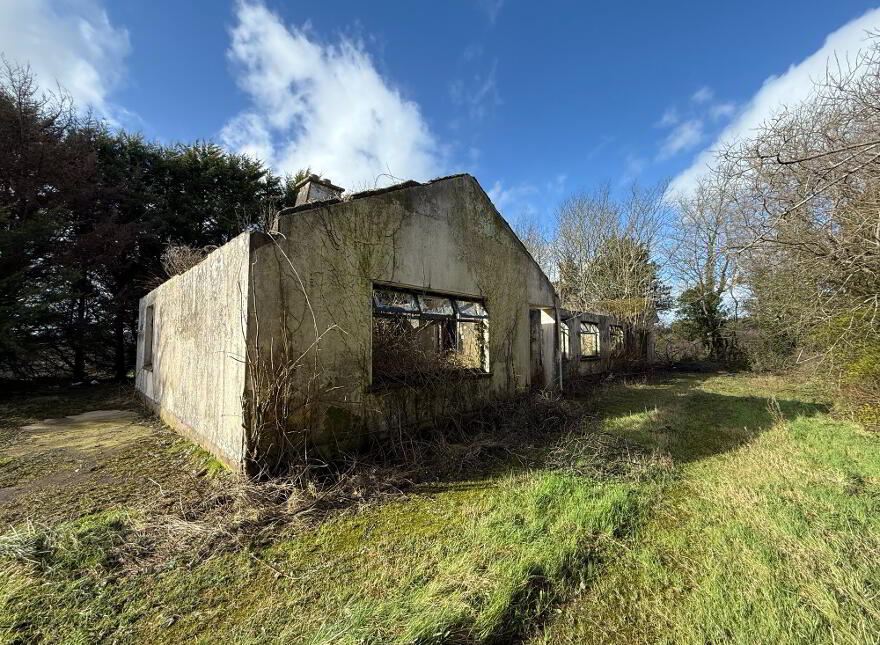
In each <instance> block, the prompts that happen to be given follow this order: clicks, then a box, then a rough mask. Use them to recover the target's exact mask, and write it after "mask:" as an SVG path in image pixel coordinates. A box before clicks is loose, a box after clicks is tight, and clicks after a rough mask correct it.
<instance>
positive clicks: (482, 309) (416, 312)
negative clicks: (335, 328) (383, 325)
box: [371, 283, 492, 387]
mask: <svg viewBox="0 0 880 645" xmlns="http://www.w3.org/2000/svg"><path fill="white" fill-rule="evenodd" d="M383 291H384V292H392V293H397V294H401V295H404V296H409V298H408V301H409V302H410V303H414V305H415V306H414V307H402V306H396V305H390V304H387V303H386V302H383V299H381V298H379V297H378V295H377V292H383ZM428 298H432V299H439V300H445V301H447V302H448V303H449V304H450V305H451V312H448V313H443V312H442V311H441V312H438V311H437V308H436V307H434V308H430V309H428V308H427V307H426V300H427V299H428ZM371 300H372V305H373V308H372V317H373V318H375V317H380V318H390V319H395V318H396V319H412V320H424V321H431V322H437V321H446V325H445V330H444V333H443V341H442V345H443V349H442V351H451V352H456V353H461V352H462V351H463V347H462V333H461V324H462V323H464V324H471V323H481V324H482V325H483V327H482V336H483V340H482V348H481V350H480V353H481V356H480V363H481V365H480V367H469V368H460V369H454V370H451V371H452V372H455V373H459V374H466V375H467V374H470V375H474V376H486V375H490V374H491V373H492V372H491V369H490V364H489V347H488V345H489V339H488V335H489V312H488V311H487V310H486V305H485V301H483V300H482V299H480V298H474V297H460V296H455V295H451V294H445V293H438V292H435V291H422V290H416V289H406V288H400V287H394V286H390V285H385V284H378V283H377V284H374V285H373V289H372V296H371ZM447 311H448V310H447ZM371 364H372V361H371ZM371 372H372V369H371ZM413 375H414V376H418V372H415V371H414V372H413ZM371 380H372V386H373V387H376V386H386V385H389V384H393V383H394V382H395V381H398V380H400V379H393V378H390V377H385V378H381V377H380V378H377V375H376V374H375V373H373V374H371ZM403 380H405V379H403Z"/></svg>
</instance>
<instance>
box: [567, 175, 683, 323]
mask: <svg viewBox="0 0 880 645" xmlns="http://www.w3.org/2000/svg"><path fill="white" fill-rule="evenodd" d="M665 190H666V185H665V184H658V185H656V186H653V187H649V188H643V187H640V186H638V185H637V184H633V185H632V186H630V187H629V190H628V192H627V195H626V197H625V198H624V199H622V200H618V199H615V198H614V196H613V195H612V192H611V188H610V186H608V185H605V186H601V187H599V188H598V189H596V190H594V191H593V192H590V193H586V192H585V193H579V194H575V195H572V196H571V197H569V198H567V199H566V200H565V201H563V202H562V204H560V206H559V208H558V209H557V211H556V235H555V238H554V243H553V251H554V259H555V262H556V266H557V270H558V285H559V291H560V296H561V298H562V300H563V302H564V304H565V305H566V306H567V307H569V308H571V309H575V310H581V311H585V310H592V311H599V312H604V313H609V314H613V315H615V316H617V317H619V318H621V319H623V320H626V321H627V322H630V323H632V324H636V325H644V324H648V323H650V322H651V321H653V320H654V318H655V317H656V313H657V311H658V309H662V308H663V307H664V306H665V305H664V302H663V301H664V297H663V295H664V294H663V288H662V285H661V283H660V277H659V273H660V264H659V262H658V261H657V258H656V257H655V251H656V247H657V244H658V240H659V236H660V234H661V232H662V230H663V228H664V226H665V223H666V218H667V213H668V205H667V203H666V201H665V199H664V194H665Z"/></svg>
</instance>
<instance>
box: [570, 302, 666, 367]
mask: <svg viewBox="0 0 880 645" xmlns="http://www.w3.org/2000/svg"><path fill="white" fill-rule="evenodd" d="M560 319H561V321H562V324H566V325H568V328H569V333H568V353H567V357H566V358H565V359H564V360H563V372H564V378H568V379H576V378H577V377H579V376H588V375H593V374H602V373H605V372H608V371H610V370H611V369H612V368H613V367H614V364H615V362H623V361H644V362H647V363H650V362H652V361H653V358H654V343H653V332H650V331H647V332H643V331H640V330H635V329H632V328H630V327H628V326H626V325H624V324H623V323H621V322H619V321H618V320H617V319H615V318H614V317H613V316H604V315H602V314H594V313H589V312H580V313H576V312H571V311H566V310H562V311H560ZM581 321H585V322H590V323H593V324H595V325H597V326H598V327H599V356H598V357H595V358H594V357H583V356H581V353H580V336H579V330H580V323H581ZM613 325H618V326H620V327H622V328H623V329H624V349H623V351H622V352H619V353H617V354H615V353H614V352H612V349H611V327H612V326H613ZM643 333H646V334H647V338H646V339H645V340H643V338H642V334H643ZM643 343H646V344H643Z"/></svg>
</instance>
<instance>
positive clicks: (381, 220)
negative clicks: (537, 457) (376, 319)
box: [251, 175, 559, 445]
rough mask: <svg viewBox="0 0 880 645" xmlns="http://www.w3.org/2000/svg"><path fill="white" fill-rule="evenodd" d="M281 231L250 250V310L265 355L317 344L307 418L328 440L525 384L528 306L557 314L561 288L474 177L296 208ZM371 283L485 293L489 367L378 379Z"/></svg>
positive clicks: (554, 375)
mask: <svg viewBox="0 0 880 645" xmlns="http://www.w3.org/2000/svg"><path fill="white" fill-rule="evenodd" d="M278 228H279V230H278V235H275V236H274V242H273V243H271V244H266V245H263V246H261V247H259V248H256V249H255V250H254V257H253V272H254V276H255V278H254V280H253V283H254V292H253V298H252V302H253V307H254V311H253V312H252V313H251V315H252V317H253V318H255V319H258V320H259V321H260V325H259V334H257V332H256V329H255V328H254V331H253V334H252V339H253V340H254V342H255V343H256V344H257V345H258V346H259V347H261V348H262V349H263V351H265V352H268V351H270V348H271V347H274V348H276V351H277V348H278V347H279V346H280V344H281V341H282V339H285V342H289V343H290V345H291V346H293V347H298V348H303V349H306V348H309V347H311V348H312V351H311V352H310V353H309V355H308V356H307V357H305V358H304V360H303V367H302V370H301V372H302V379H303V386H304V387H305V385H306V382H308V383H309V384H312V385H313V384H314V383H316V382H318V383H321V384H324V385H326V386H327V390H328V391H327V392H325V393H324V394H325V396H324V399H323V400H322V402H321V403H320V404H318V405H319V407H320V408H321V409H320V411H319V412H318V414H317V415H316V416H313V417H312V418H310V420H309V424H310V426H311V427H310V429H311V431H313V432H314V433H315V435H316V436H319V437H321V440H323V441H324V442H326V443H331V444H333V443H335V444H337V445H342V444H347V443H350V442H351V441H352V440H355V441H356V440H357V439H358V437H360V436H363V434H364V433H369V432H371V431H377V430H378V431H387V429H389V428H392V427H396V426H398V425H403V424H409V423H414V422H415V423H418V422H420V421H425V420H428V419H430V418H431V417H432V416H434V415H436V414H438V413H443V412H449V411H453V410H455V409H457V408H459V409H460V408H467V407H474V406H477V405H479V404H480V403H481V402H484V401H486V400H487V399H490V398H492V397H493V396H498V395H508V394H511V393H513V392H516V391H520V390H523V389H525V388H528V387H529V385H530V351H529V346H530V343H529V309H530V307H533V308H542V309H544V310H545V311H549V312H551V315H552V314H555V310H556V306H557V301H556V294H555V292H554V290H553V287H552V285H551V283H550V282H549V280H548V279H547V277H546V276H545V275H544V274H543V272H542V271H541V270H540V268H539V267H538V266H537V265H536V264H535V262H534V261H533V260H532V258H531V256H529V254H528V252H527V251H526V250H525V248H524V247H523V245H522V243H521V242H520V241H519V239H518V238H517V237H516V236H515V235H514V234H513V232H512V231H511V230H510V227H509V226H508V225H507V223H506V222H505V221H504V220H503V219H502V218H501V216H500V215H499V214H498V212H497V211H496V210H495V208H494V207H493V206H492V204H491V202H490V201H489V199H488V197H487V196H486V194H485V193H484V192H483V190H482V188H480V186H479V184H478V183H477V182H476V180H474V179H473V177H470V176H467V175H462V176H455V177H451V178H445V179H442V180H437V181H435V182H432V183H429V184H423V185H415V186H411V187H406V188H398V189H395V190H392V191H390V192H383V193H380V194H375V195H369V196H361V197H358V198H356V199H353V200H351V201H348V202H346V201H342V202H335V203H329V204H324V205H320V204H319V205H317V206H311V207H309V208H300V209H294V211H293V212H290V213H287V214H283V215H282V216H281V217H280V218H279V220H278ZM374 284H384V285H395V286H399V287H409V288H414V289H419V290H430V291H435V292H440V293H444V294H450V295H457V296H462V297H471V298H479V299H485V302H486V308H487V310H488V312H489V315H490V320H489V361H490V370H491V373H490V374H487V375H484V376H475V377H472V378H470V379H467V380H466V381H463V382H460V383H455V384H453V385H449V386H444V385H440V386H424V387H407V388H396V389H381V388H378V389H377V388H375V387H374V386H373V385H372V381H371V377H372V375H371V368H372V366H371V342H372V302H371V295H372V289H373V285H374ZM545 315H546V314H545ZM252 328H253V326H252ZM549 336H550V338H551V340H550V341H549V344H548V345H547V350H546V351H547V353H548V354H550V356H548V357H547V358H548V361H547V364H548V367H547V369H548V380H549V381H551V382H553V383H558V376H559V355H558V343H556V340H555V338H556V334H555V333H553V334H550V335H549ZM316 337H320V341H318V342H316ZM316 396H318V397H320V396H322V395H320V394H318V395H316ZM313 400H314V399H313Z"/></svg>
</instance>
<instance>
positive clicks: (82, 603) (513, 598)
mask: <svg viewBox="0 0 880 645" xmlns="http://www.w3.org/2000/svg"><path fill="white" fill-rule="evenodd" d="M591 406H592V407H594V409H595V410H596V415H595V416H594V417H588V418H587V419H586V421H585V425H584V427H583V428H582V431H581V432H579V433H575V434H574V435H571V436H566V437H558V436H557V437H548V440H547V444H546V445H539V446H532V447H531V453H530V454H534V455H538V456H536V457H535V461H534V463H532V464H531V465H530V466H529V467H524V466H523V465H522V462H521V461H520V460H517V459H511V461H510V462H509V463H508V464H507V465H506V466H505V467H501V468H496V469H493V470H492V472H489V473H483V474H481V475H479V476H477V477H474V478H472V479H469V480H468V479H465V480H447V481H438V482H433V483H430V484H423V485H419V486H416V487H415V488H413V489H410V490H409V491H408V492H407V493H406V494H405V495H402V496H399V497H397V498H396V499H393V500H392V501H389V502H387V503H384V504H381V505H372V506H368V507H366V508H364V509H362V510H360V511H358V512H350V513H344V514H342V515H339V516H335V517H332V518H330V519H328V520H326V521H324V522H322V523H320V524H319V525H317V526H313V527H311V528H303V527H302V526H300V527H296V526H278V527H277V531H276V532H275V533H274V537H273V538H271V539H268V540H267V541H265V542H260V543H250V544H249V545H247V546H242V547H240V548H235V547H234V545H232V546H231V548H230V549H227V550H225V551H220V552H218V553H217V554H215V555H213V556H210V557H207V558H204V559H201V560H197V561H195V562H192V563H190V562H189V560H188V559H185V558H176V559H169V560H168V561H163V560H161V559H159V560H156V561H155V562H154V563H153V564H152V565H151V566H150V567H149V568H148V569H138V568H136V567H135V568H131V567H129V566H128V561H127V560H125V559H124V558H123V559H122V560H120V557H121V556H120V554H131V553H133V552H134V553H136V550H135V551H132V550H131V549H130V548H127V549H125V548H123V549H121V548H120V545H125V544H129V546H130V544H131V543H132V542H133V541H135V542H136V541H137V539H138V535H139V534H138V532H137V527H138V526H139V523H141V522H142V521H143V520H144V513H145V512H149V510H148V509H143V508H141V510H135V509H133V508H131V507H130V505H127V504H125V503H121V502H120V501H116V502H108V503H107V504H106V505H105V506H104V507H103V508H100V509H99V510H98V512H97V513H92V514H90V515H87V516H84V517H77V518H74V519H69V520H66V521H62V522H51V521H50V522H47V525H48V526H46V527H43V528H38V529H35V530H31V533H27V532H26V531H25V529H26V526H25V525H22V524H19V525H17V526H16V531H17V532H18V533H16V534H14V533H15V532H7V534H6V535H5V536H4V537H3V538H2V539H3V540H4V542H2V544H3V545H5V546H4V547H3V550H2V551H0V553H2V554H3V555H2V557H0V568H2V569H3V570H2V572H0V575H2V577H0V641H2V640H3V639H4V638H5V639H6V640H7V641H9V642H30V641H38V640H39V641H43V642H71V643H73V642H96V641H100V640H106V641H113V640H116V641H122V642H150V643H177V642H182V641H186V642H203V643H208V642H216V641H217V640H224V641H230V642H236V643H270V642H297V643H416V642H418V643H450V642H452V643H488V642H531V643H591V642H602V643H607V642H611V643H614V642H620V643H638V642H667V643H718V642H731V643H738V642H742V643H747V642H748V643H752V642H774V643H776V642H779V643H812V642H829V643H831V642H835V643H856V642H861V643H865V642H867V643H871V642H877V634H878V633H880V615H878V609H877V604H876V602H875V600H876V593H877V589H878V588H880V570H878V562H877V561H876V557H874V555H875V554H876V553H877V552H880V525H878V522H880V520H878V518H880V513H878V512H877V511H878V510H880V508H878V500H880V494H878V490H880V489H878V486H880V447H878V441H877V437H876V435H872V434H870V433H866V432H865V431H863V430H860V429H859V428H858V427H857V426H854V425H851V424H847V423H844V422H840V421H836V420H833V419H831V418H830V417H829V416H828V414H827V406H826V404H825V403H824V402H823V401H821V400H820V397H816V396H815V393H810V392H806V391H803V390H801V389H799V388H798V387H795V386H793V385H792V384H791V383H788V382H786V381H785V380H783V379H779V378H766V377H753V376H749V375H716V376H707V375H701V376H676V377H671V378H668V379H666V380H660V381H656V382H650V383H634V384H619V385H616V386H613V387H610V388H607V389H604V390H602V391H601V392H599V393H598V394H597V395H596V397H595V399H594V400H593V401H592V402H591ZM169 454H170V455H172V456H174V457H175V458H186V459H188V460H189V461H187V462H186V463H187V464H189V465H190V467H191V468H197V464H198V455H199V452H198V451H193V450H191V449H184V448H182V447H181V446H180V445H179V444H175V445H174V446H173V447H166V448H165V449H164V452H163V453H162V455H163V456H164V457H166V458H167V457H168V456H169ZM141 457H142V456H141ZM149 465H150V461H149V460H145V459H143V458H137V457H136V456H133V457H132V459H131V461H128V462H126V463H125V465H124V466H122V467H123V468H125V469H128V470H127V472H128V473H129V477H131V475H132V474H133V473H138V472H141V470H140V469H142V468H145V467H148V466H149ZM219 476H221V477H223V476H226V475H223V474H220V475H219ZM162 484H163V485H166V486H174V485H183V483H182V482H179V483H177V484H175V481H174V480H172V479H168V480H162ZM126 499H128V498H126ZM61 503H64V504H66V503H68V502H67V501H64V500H63V501H62V502H61ZM71 514H72V513H71ZM35 519H38V520H39V516H37V517H36V518H35ZM23 531H25V532H23ZM28 535H30V536H31V537H30V538H27V539H25V538H26V537H27V536H28ZM28 539H31V540H32V541H31V542H28ZM16 540H17V541H16ZM34 544H36V545H37V546H38V547H39V548H38V549H37V550H38V551H39V550H40V549H41V550H42V552H43V553H44V554H45V555H36V552H35V551H34V550H30V551H29V550H28V548H31V547H32V546H33V545H34ZM28 545H31V546H30V547H29V546H28ZM872 639H873V640H872Z"/></svg>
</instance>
